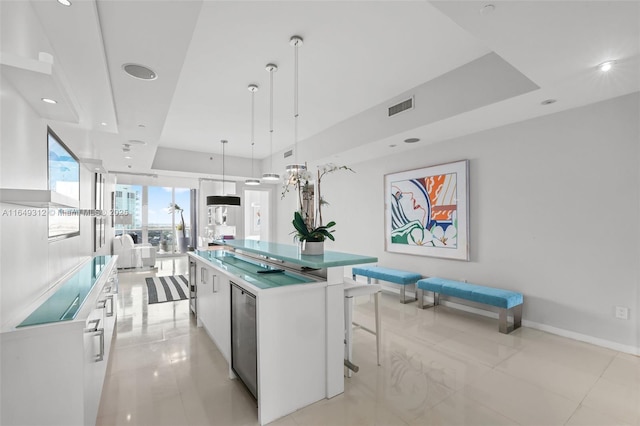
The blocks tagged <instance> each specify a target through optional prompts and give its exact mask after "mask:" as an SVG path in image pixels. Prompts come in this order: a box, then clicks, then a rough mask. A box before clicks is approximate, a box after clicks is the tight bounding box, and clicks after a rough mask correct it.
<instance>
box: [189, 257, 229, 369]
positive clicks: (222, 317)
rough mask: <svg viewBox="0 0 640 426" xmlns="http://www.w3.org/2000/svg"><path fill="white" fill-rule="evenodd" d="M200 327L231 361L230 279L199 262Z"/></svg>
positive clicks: (197, 274)
mask: <svg viewBox="0 0 640 426" xmlns="http://www.w3.org/2000/svg"><path fill="white" fill-rule="evenodd" d="M196 265H197V266H196V271H197V272H196V279H197V280H198V284H197V285H198V291H197V295H198V298H197V303H198V325H201V326H203V327H204V328H205V330H206V331H207V334H209V336H210V337H211V339H212V340H213V342H214V343H215V344H216V345H217V346H218V349H220V352H222V355H224V357H225V358H226V359H227V361H228V360H229V359H230V358H229V356H230V333H231V332H230V327H231V324H230V319H229V318H230V317H229V315H230V305H229V303H230V300H231V299H230V297H231V293H230V290H229V278H228V277H227V276H226V275H224V274H223V273H221V272H220V271H218V270H216V269H214V268H212V267H210V266H207V265H205V264H204V263H201V262H197V264H196Z"/></svg>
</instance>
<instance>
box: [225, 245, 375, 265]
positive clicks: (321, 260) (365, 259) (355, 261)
mask: <svg viewBox="0 0 640 426" xmlns="http://www.w3.org/2000/svg"><path fill="white" fill-rule="evenodd" d="M220 244H224V245H226V246H228V247H232V248H234V249H237V250H242V251H245V252H248V253H255V254H260V255H263V256H267V257H270V258H272V259H278V260H283V261H285V262H290V263H293V264H296V265H300V266H305V267H307V268H312V269H325V268H332V267H334V266H346V265H359V264H363V263H375V262H377V261H378V258H377V257H373V256H362V255H359V254H350V253H341V252H337V251H325V252H324V254H323V255H304V254H300V249H299V248H298V246H295V245H291V244H280V243H269V242H265V241H255V240H224V241H220Z"/></svg>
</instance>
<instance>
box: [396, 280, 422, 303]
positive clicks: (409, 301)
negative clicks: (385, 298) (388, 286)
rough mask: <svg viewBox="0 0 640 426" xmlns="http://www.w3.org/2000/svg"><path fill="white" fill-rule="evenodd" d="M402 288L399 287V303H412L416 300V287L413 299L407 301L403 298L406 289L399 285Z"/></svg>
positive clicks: (404, 286)
mask: <svg viewBox="0 0 640 426" xmlns="http://www.w3.org/2000/svg"><path fill="white" fill-rule="evenodd" d="M401 285H402V287H400V303H411V302H414V301H416V300H418V287H417V286H416V291H415V297H414V298H413V299H409V300H407V298H406V297H405V289H406V288H407V286H406V285H403V284H401Z"/></svg>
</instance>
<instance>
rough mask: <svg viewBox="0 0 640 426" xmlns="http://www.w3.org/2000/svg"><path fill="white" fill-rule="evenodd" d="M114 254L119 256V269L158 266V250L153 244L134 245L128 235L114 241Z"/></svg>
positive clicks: (119, 236) (118, 237)
mask: <svg viewBox="0 0 640 426" xmlns="http://www.w3.org/2000/svg"><path fill="white" fill-rule="evenodd" d="M113 254H114V255H118V263H117V265H118V269H125V268H145V267H146V268H153V267H154V266H155V264H156V248H155V247H154V246H152V245H151V244H134V243H133V238H131V235H128V234H125V235H118V236H117V237H115V238H114V239H113Z"/></svg>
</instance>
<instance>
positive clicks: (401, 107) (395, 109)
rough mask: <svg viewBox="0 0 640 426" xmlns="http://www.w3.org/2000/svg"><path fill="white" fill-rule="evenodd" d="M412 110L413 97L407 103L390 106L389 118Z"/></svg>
mask: <svg viewBox="0 0 640 426" xmlns="http://www.w3.org/2000/svg"><path fill="white" fill-rule="evenodd" d="M410 109H413V96H412V97H410V98H409V99H407V100H406V101H402V102H400V103H397V104H395V105H393V106H390V107H389V117H393V116H394V115H397V114H400V113H401V112H404V111H408V110H410Z"/></svg>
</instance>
